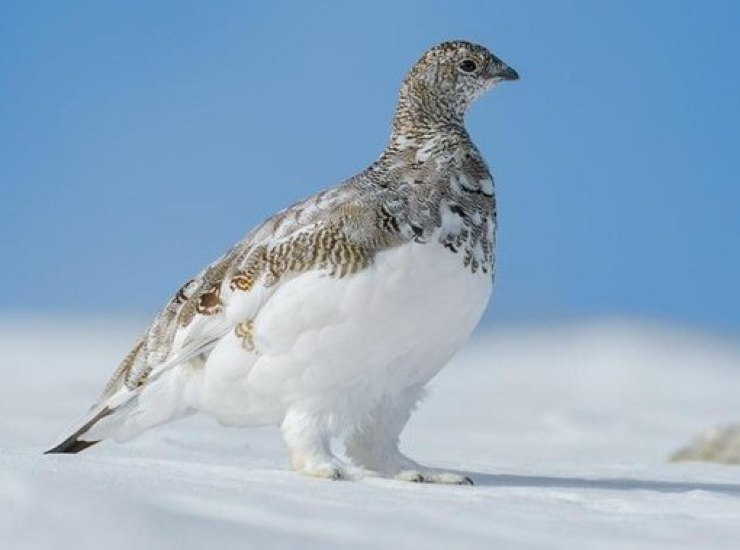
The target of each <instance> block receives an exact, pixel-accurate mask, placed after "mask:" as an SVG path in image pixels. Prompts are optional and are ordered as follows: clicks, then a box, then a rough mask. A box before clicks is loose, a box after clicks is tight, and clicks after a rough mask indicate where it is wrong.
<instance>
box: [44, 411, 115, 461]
mask: <svg viewBox="0 0 740 550" xmlns="http://www.w3.org/2000/svg"><path fill="white" fill-rule="evenodd" d="M114 410H115V409H111V408H109V407H103V408H101V409H99V410H98V411H97V412H94V413H91V414H90V415H88V416H87V417H86V420H85V422H84V424H83V425H82V426H80V427H79V428H78V429H76V430H75V431H74V432H73V433H72V435H70V436H69V437H67V438H66V439H65V440H64V441H62V442H61V443H59V444H58V445H55V446H54V447H52V448H51V449H49V450H48V451H46V452H44V454H45V455H48V454H56V453H68V454H75V453H79V452H80V451H84V450H85V449H87V448H88V447H92V446H93V445H95V444H96V443H100V440H99V439H91V440H86V439H82V437H83V436H84V435H85V434H86V433H87V432H88V431H89V430H90V428H92V427H93V426H94V425H95V424H97V423H98V421H100V420H101V419H103V418H105V417H106V416H108V415H110V414H111V413H113V411H114ZM93 411H94V410H93ZM88 418H89V419H88Z"/></svg>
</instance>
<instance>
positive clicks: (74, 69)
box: [0, 0, 740, 332]
mask: <svg viewBox="0 0 740 550" xmlns="http://www.w3.org/2000/svg"><path fill="white" fill-rule="evenodd" d="M738 27H740V3H738V2H729V1H728V2H718V1H716V2H690V1H679V0H675V1H664V2H658V1H654V2H643V1H632V2H627V1H623V2H606V1H593V0H591V1H581V2H574V1H564V2H547V1H542V2H533V1H521V0H517V1H508V2H495V1H491V2H464V1H463V2H458V1H455V2H451V1H444V2H440V1H427V2H379V1H375V2H363V3H350V2H269V3H268V2H262V3H257V2H229V1H220V2H184V1H177V2H174V1H173V2H93V1H90V2H75V1H70V2H33V1H17V2H16V1H7V0H6V1H4V2H3V3H2V5H0V83H1V85H0V254H1V257H2V259H3V268H2V270H0V285H1V286H2V289H3V290H2V292H1V293H0V313H2V312H7V311H30V312H46V311H52V312H67V311H74V312H83V313H84V312H94V313H96V314H97V313H104V314H118V313H130V312H136V313H139V312H141V313H153V312H154V311H155V310H156V309H158V308H159V307H160V306H161V305H163V303H164V301H165V300H166V299H167V298H168V297H169V296H170V294H171V293H172V292H173V290H174V289H176V288H177V287H178V286H179V285H180V283H181V282H182V281H184V280H186V279H187V278H189V276H190V275H191V274H192V273H194V272H197V271H198V270H199V269H200V267H201V266H202V265H204V264H205V263H207V262H208V261H210V260H212V259H213V258H215V257H216V256H218V255H219V254H220V253H221V252H222V251H224V250H225V249H226V248H227V247H228V246H229V245H230V244H231V243H232V242H234V241H235V240H237V239H238V238H240V237H241V235H242V234H243V233H245V232H246V231H247V230H248V229H249V228H250V227H251V226H253V225H254V224H256V223H258V222H259V221H261V220H262V219H263V218H264V217H266V216H267V215H269V214H271V213H272V212H274V211H276V210H278V209H279V208H282V207H283V206H286V205H287V204H288V203H290V202H293V201H294V200H296V199H299V198H301V197H305V196H307V195H309V194H312V193H314V192H315V191H317V190H319V189H320V188H322V187H325V186H328V185H330V184H334V183H336V182H339V181H341V180H343V179H344V178H346V177H348V176H350V175H352V174H353V173H355V172H357V171H358V170H361V169H362V168H364V167H365V166H366V165H367V164H369V163H370V162H372V161H373V160H374V159H375V157H376V156H377V155H378V154H379V153H380V152H381V150H382V149H383V147H384V145H385V142H386V140H387V137H388V134H389V123H390V118H391V116H392V113H393V109H394V104H395V100H396V94H397V88H398V85H399V83H400V81H401V79H402V78H403V75H404V73H405V71H406V70H407V69H408V67H410V65H411V64H412V63H413V62H414V61H415V60H416V59H417V58H418V57H419V55H420V54H421V53H422V52H423V51H424V50H425V49H426V48H428V47H429V46H431V45H433V44H435V43H437V42H440V41H442V40H447V39H457V38H461V39H467V40H472V41H477V42H480V43H482V44H484V45H486V46H488V47H490V48H491V49H492V50H493V51H494V52H495V53H496V54H497V55H499V56H500V57H502V58H503V59H504V60H506V61H507V62H509V63H510V64H511V65H512V66H513V67H515V68H516V69H517V70H518V71H519V73H520V75H521V80H520V81H519V82H517V83H512V84H509V85H502V86H501V87H499V88H498V89H496V90H495V91H494V92H492V93H491V94H489V95H487V96H486V97H485V98H483V99H482V100H481V101H479V102H478V104H476V105H475V106H474V108H473V109H472V111H471V112H470V113H469V115H468V127H469V129H470V132H471V134H472V135H473V137H474V139H475V141H476V142H477V144H478V145H479V148H480V149H481V150H482V151H483V153H484V155H485V156H486V158H487V159H488V161H489V163H490V165H491V167H492V169H493V171H494V173H495V176H496V182H497V192H498V196H499V203H500V248H499V261H498V266H499V273H498V280H497V288H496V294H495V296H494V301H493V304H492V307H491V308H490V310H489V313H488V314H487V319H488V320H498V321H514V320H515V321H527V320H536V321H540V320H543V319H561V318H571V317H578V316H591V315H602V314H619V315H636V316H644V317H649V318H658V319H667V320H671V321H675V322H678V323H687V324H693V325H699V326H703V327H707V328H713V329H721V330H731V331H734V332H736V331H737V330H738V329H740V283H739V282H738V279H739V277H738V275H740V247H738V236H739V235H740V222H739V221H738V211H739V210H740V190H739V188H740V178H739V177H738V173H739V170H738V163H739V160H738V159H739V158H740V71H739V69H740V37H739V34H740V33H738V32H737V29H738Z"/></svg>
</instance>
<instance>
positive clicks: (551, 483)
mask: <svg viewBox="0 0 740 550" xmlns="http://www.w3.org/2000/svg"><path fill="white" fill-rule="evenodd" d="M465 475H467V476H468V477H470V478H471V479H472V480H473V482H474V483H475V485H477V486H483V487H537V488H553V489H605V490H610V491H655V492H658V493H687V492H690V491H708V492H712V493H721V494H724V495H731V496H740V484H737V485H736V484H731V483H699V482H690V481H655V480H646V479H631V478H593V479H587V478H580V477H550V476H527V475H515V474H485V473H479V472H467V473H466V474H465Z"/></svg>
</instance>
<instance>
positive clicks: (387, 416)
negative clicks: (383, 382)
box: [346, 388, 473, 485]
mask: <svg viewBox="0 0 740 550" xmlns="http://www.w3.org/2000/svg"><path fill="white" fill-rule="evenodd" d="M422 394H423V389H422V388H413V389H410V390H407V391H406V392H404V394H402V395H400V396H398V397H397V398H395V399H393V400H390V399H388V400H384V401H383V402H382V403H381V404H380V405H378V406H377V407H376V408H375V409H373V411H372V412H371V414H369V415H368V416H367V417H366V418H365V420H364V421H363V422H362V423H361V424H360V425H359V426H357V428H356V429H355V430H353V431H352V432H351V433H350V435H349V436H348V437H347V441H346V452H347V456H348V457H349V458H350V459H351V460H352V462H353V463H354V464H356V465H357V466H360V467H362V468H364V469H366V470H368V471H370V472H372V473H374V474H376V475H380V476H383V477H392V478H395V479H398V480H401V481H413V482H418V483H444V484H452V485H472V484H473V482H472V481H471V480H470V478H468V477H466V476H463V475H461V474H458V473H454V472H446V471H443V470H438V469H436V468H429V467H426V466H422V465H421V464H419V463H417V462H416V461H414V460H412V459H410V458H409V457H407V456H406V455H404V454H403V453H402V452H401V450H400V449H399V437H400V435H401V432H402V431H403V428H404V427H405V426H406V423H407V422H408V421H409V418H410V417H411V412H412V411H413V409H414V406H415V405H416V402H417V401H418V400H419V398H420V397H421V395H422Z"/></svg>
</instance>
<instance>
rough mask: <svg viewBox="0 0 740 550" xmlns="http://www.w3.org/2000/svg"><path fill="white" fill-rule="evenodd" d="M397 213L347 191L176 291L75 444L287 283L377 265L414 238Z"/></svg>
mask: <svg viewBox="0 0 740 550" xmlns="http://www.w3.org/2000/svg"><path fill="white" fill-rule="evenodd" d="M397 206H398V205H395V206H394V204H393V201H390V202H389V201H388V200H385V199H383V198H382V197H380V198H379V197H374V198H373V197H372V196H371V197H368V196H366V195H363V192H362V188H360V187H357V186H353V185H347V184H345V185H342V186H339V187H337V188H334V189H331V190H328V191H324V192H322V193H319V194H318V195H315V196H314V197H311V198H310V199H308V200H306V201H303V202H301V203H297V204H295V205H293V206H292V207H290V208H288V209H286V210H284V211H282V212H280V213H279V214H277V215H275V216H273V217H272V218H270V219H268V220H267V221H265V222H264V223H263V224H261V225H260V226H258V227H256V228H255V229H254V230H253V231H251V232H250V233H248V234H247V235H246V236H245V237H244V239H242V241H240V242H239V243H237V244H236V245H235V246H234V247H232V248H231V249H230V250H229V251H228V252H227V253H226V254H224V255H223V256H222V257H221V258H219V259H218V260H216V261H215V262H214V263H212V264H211V265H209V266H208V267H206V268H205V269H204V270H203V271H201V272H200V273H199V274H198V275H197V276H196V277H195V278H193V279H192V280H190V281H188V282H187V283H186V284H185V285H184V286H183V287H182V288H180V290H178V291H177V293H176V294H175V296H174V297H173V298H172V300H170V302H169V303H168V304H167V306H166V307H165V308H164V309H163V310H162V312H161V313H160V314H159V315H157V317H156V318H155V319H154V321H153V322H152V324H151V326H150V327H149V328H148V329H147V330H146V332H145V333H144V334H143V335H142V336H141V338H140V339H139V340H138V341H137V343H136V344H135V345H134V347H133V348H132V349H131V351H130V352H129V354H128V355H127V356H126V357H125V358H124V359H123V361H122V362H121V364H120V365H119V367H118V369H117V370H116V371H115V373H114V374H113V376H112V377H111V379H110V381H109V382H108V384H107V385H106V387H105V390H104V391H103V393H102V395H101V396H100V398H99V399H98V401H97V402H96V404H95V405H94V406H93V407H92V409H91V410H90V411H89V412H88V414H87V415H85V417H84V418H83V419H82V420H81V421H80V422H78V423H77V426H78V428H77V429H76V430H75V432H74V434H73V436H71V438H68V440H70V441H73V442H76V441H77V437H79V436H80V435H82V434H83V433H84V432H85V431H86V430H88V429H89V428H90V421H91V419H94V418H96V417H97V418H103V417H105V416H107V415H109V414H111V411H115V410H117V409H122V408H125V406H126V404H127V403H130V402H132V401H133V400H134V399H135V397H136V396H137V395H138V394H139V393H140V392H141V390H142V389H143V388H145V387H146V386H147V385H148V384H150V383H152V382H153V381H154V380H156V379H157V378H159V377H160V376H161V375H162V373H164V372H166V371H168V370H169V369H172V368H177V367H178V366H180V365H184V364H187V363H188V362H189V361H191V360H193V359H194V358H196V357H198V356H205V355H207V354H208V353H210V351H211V350H212V349H213V347H214V346H215V345H216V343H217V342H218V341H219V340H220V339H221V338H222V337H223V336H224V335H226V334H227V333H228V332H230V331H235V330H238V329H239V325H240V324H241V323H242V322H244V321H248V320H251V319H253V318H254V316H255V315H256V314H257V312H258V311H259V310H260V309H261V307H262V306H263V305H264V303H265V302H266V301H267V300H269V298H270V296H271V295H272V294H273V293H274V292H275V290H276V289H277V288H279V287H280V285H281V284H282V283H284V282H285V281H286V280H289V279H291V278H293V277H298V276H300V275H301V274H302V273H305V272H308V271H313V270H323V271H325V272H326V273H327V275H329V276H333V277H344V276H347V275H350V274H352V273H356V272H357V271H359V270H361V269H364V268H365V267H367V266H368V265H370V264H371V263H372V261H373V258H374V255H375V253H376V252H377V251H379V250H382V249H384V248H389V247H391V246H395V245H397V244H400V243H401V242H404V241H406V240H408V239H409V238H412V237H413V236H414V234H415V233H414V230H413V228H412V227H411V226H410V225H409V224H408V223H407V222H406V221H404V220H403V219H401V218H402V216H401V215H400V214H399V212H400V211H401V209H400V208H396V207H397ZM58 452H65V451H63V450H61V451H58Z"/></svg>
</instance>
